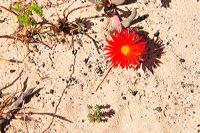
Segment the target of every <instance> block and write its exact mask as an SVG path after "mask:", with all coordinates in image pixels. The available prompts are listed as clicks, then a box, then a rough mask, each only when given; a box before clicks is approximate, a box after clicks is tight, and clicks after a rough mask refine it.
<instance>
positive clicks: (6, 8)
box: [0, 6, 18, 16]
mask: <svg viewBox="0 0 200 133" xmlns="http://www.w3.org/2000/svg"><path fill="white" fill-rule="evenodd" d="M0 8H3V9H4V10H6V11H8V12H10V13H13V14H14V15H15V16H18V14H17V13H16V12H14V11H12V10H10V9H8V8H6V7H4V6H0Z"/></svg>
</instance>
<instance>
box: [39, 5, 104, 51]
mask: <svg viewBox="0 0 200 133" xmlns="http://www.w3.org/2000/svg"><path fill="white" fill-rule="evenodd" d="M90 6H91V5H84V6H80V7H77V8H74V9H72V10H71V11H69V12H68V13H66V12H67V11H68V8H69V7H68V8H66V9H65V10H64V11H63V14H62V15H63V17H60V16H59V15H58V14H57V16H58V20H57V21H56V22H47V23H43V24H47V25H49V26H48V27H47V28H50V30H49V32H47V34H48V35H49V36H50V37H55V38H57V36H58V35H63V36H64V37H66V36H71V37H72V39H71V40H72V41H71V45H70V47H73V45H74V36H76V35H80V34H82V35H85V36H87V37H88V38H90V39H91V40H92V41H93V43H94V45H95V48H96V49H97V52H98V53H100V52H99V47H98V45H97V43H96V41H95V39H94V38H93V37H91V36H90V35H89V34H88V33H87V31H88V30H89V29H91V26H92V25H93V23H92V22H91V21H90V20H89V18H90V17H88V18H80V17H79V18H76V19H75V20H73V21H69V19H68V18H69V15H70V14H71V13H73V12H74V11H76V10H79V9H83V8H87V7H90ZM91 18H92V17H91ZM52 32H53V34H52ZM57 40H61V42H66V40H65V39H63V38H62V39H57ZM58 42H59V41H58Z"/></svg>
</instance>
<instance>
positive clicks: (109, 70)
mask: <svg viewBox="0 0 200 133" xmlns="http://www.w3.org/2000/svg"><path fill="white" fill-rule="evenodd" d="M112 69H113V66H111V67H110V68H109V69H108V71H107V73H106V75H105V76H104V78H103V79H102V81H101V82H100V83H99V85H98V86H97V88H96V90H95V91H97V90H98V89H99V87H100V86H101V84H102V83H103V82H104V80H105V79H106V78H107V77H108V74H109V73H110V72H111V70H112Z"/></svg>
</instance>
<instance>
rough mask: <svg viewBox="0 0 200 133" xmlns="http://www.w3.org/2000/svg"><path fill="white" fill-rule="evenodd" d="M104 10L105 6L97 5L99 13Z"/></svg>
mask: <svg viewBox="0 0 200 133" xmlns="http://www.w3.org/2000/svg"><path fill="white" fill-rule="evenodd" d="M102 9H103V5H101V4H98V5H96V10H97V11H98V12H99V11H101V10H102Z"/></svg>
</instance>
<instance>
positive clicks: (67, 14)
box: [65, 4, 93, 19]
mask: <svg viewBox="0 0 200 133" xmlns="http://www.w3.org/2000/svg"><path fill="white" fill-rule="evenodd" d="M91 6H93V4H91V5H85V6H80V7H77V8H74V9H72V10H71V11H70V12H69V13H68V14H67V15H66V17H65V18H66V19H67V18H68V16H69V15H70V14H71V13H72V12H74V11H76V10H79V9H82V8H87V7H91Z"/></svg>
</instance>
